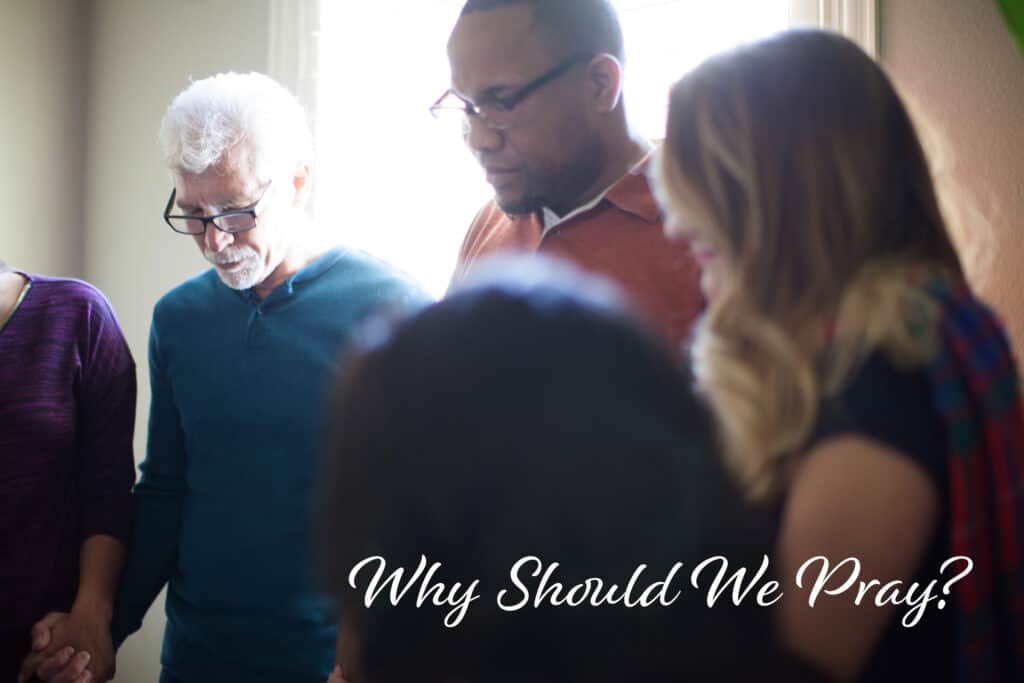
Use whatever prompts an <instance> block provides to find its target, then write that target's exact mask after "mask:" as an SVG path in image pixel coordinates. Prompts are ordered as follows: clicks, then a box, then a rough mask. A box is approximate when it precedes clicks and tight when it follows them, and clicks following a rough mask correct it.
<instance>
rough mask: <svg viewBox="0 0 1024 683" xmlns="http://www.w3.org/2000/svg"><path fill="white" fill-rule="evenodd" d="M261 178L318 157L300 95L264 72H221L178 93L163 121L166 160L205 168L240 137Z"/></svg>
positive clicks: (188, 169) (188, 168)
mask: <svg viewBox="0 0 1024 683" xmlns="http://www.w3.org/2000/svg"><path fill="white" fill-rule="evenodd" d="M243 141H244V142H246V144H247V145H248V152H249V162H250V164H251V166H252V168H251V169H250V170H251V171H252V172H253V173H254V174H255V175H256V176H257V177H258V179H259V180H261V181H268V180H270V179H271V178H272V177H273V176H275V175H280V174H282V173H285V172H290V171H291V170H293V168H294V166H295V165H297V164H300V163H312V161H313V136H312V133H311V132H310V128H309V123H308V122H307V120H306V114H305V112H304V111H303V109H302V106H301V105H300V104H299V102H298V100H296V99H295V97H294V96H293V95H292V94H291V93H290V92H288V90H287V89H285V88H284V87H283V86H282V85H281V84H280V83H278V82H277V81H275V80H274V79H272V78H270V77H269V76H265V75H263V74H260V73H255V72H253V73H248V74H239V73H234V72H229V73H221V74H217V75H216V76H211V77H209V78H204V79H202V80H199V81H195V82H193V83H192V84H191V85H190V86H189V87H188V88H186V89H185V90H183V91H182V92H180V93H179V94H178V96H177V97H175V98H174V100H173V101H172V102H171V105H170V106H169V107H168V108H167V113H166V114H164V118H163V120H162V121H161V122H160V147H161V149H162V151H163V156H164V162H165V163H166V164H167V167H168V168H170V169H171V170H172V171H174V172H176V173H202V172H203V171H205V170H206V169H208V168H210V167H211V166H214V165H216V164H218V163H219V162H220V161H221V160H223V158H224V156H225V154H226V153H227V152H228V151H229V150H231V149H232V148H233V147H235V145H237V144H238V143H240V142H243Z"/></svg>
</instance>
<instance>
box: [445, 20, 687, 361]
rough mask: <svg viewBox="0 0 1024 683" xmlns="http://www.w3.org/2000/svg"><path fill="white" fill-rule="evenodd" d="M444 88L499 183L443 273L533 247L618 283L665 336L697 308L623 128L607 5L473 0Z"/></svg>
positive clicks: (613, 24) (640, 156) (460, 276)
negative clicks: (448, 84) (453, 261)
mask: <svg viewBox="0 0 1024 683" xmlns="http://www.w3.org/2000/svg"><path fill="white" fill-rule="evenodd" d="M448 58H449V62H450V65H451V88H450V89H449V90H448V91H447V92H446V93H445V94H444V95H443V96H442V97H441V98H440V99H439V100H438V101H437V102H436V103H435V105H434V107H433V108H432V111H433V112H434V113H435V115H441V114H442V113H451V112H454V113H455V114H460V113H461V114H462V115H463V116H464V117H465V128H464V130H465V140H466V144H467V145H468V146H469V148H470V150H471V151H472V152H473V154H474V155H475V156H476V158H477V160H478V161H479V162H480V165H481V166H482V167H483V168H484V171H485V172H486V174H487V182H488V183H489V184H490V185H491V186H492V187H493V188H494V199H493V200H492V201H490V202H488V204H487V205H485V206H484V207H483V208H482V209H481V210H480V212H479V214H478V215H477V217H476V219H475V220H474V222H473V224H472V226H471V227H470V229H469V232H468V234H467V236H466V238H465V241H464V242H463V245H462V249H461V251H460V254H459V260H458V265H457V267H456V272H455V275H454V277H453V280H452V284H453V286H457V285H458V284H460V283H461V282H462V281H463V280H464V279H465V277H466V276H467V275H468V274H469V273H470V272H471V271H472V270H473V268H474V267H475V264H476V262H477V261H478V260H479V259H480V258H481V257H484V256H486V255H489V254H491V253H494V252H498V251H506V250H517V251H528V252H530V251H536V252H544V253H548V254H551V255H555V256H559V257H561V258H565V259H568V260H570V261H573V262H574V263H575V264H576V265H577V266H580V267H582V268H584V269H585V270H589V271H592V272H595V273H598V274H601V275H604V276H606V277H609V278H611V279H612V280H615V281H617V282H618V283H619V284H620V285H621V286H622V287H623V288H624V289H625V290H626V291H627V292H628V293H629V294H630V295H631V296H632V298H633V300H634V302H635V304H636V305H637V307H638V308H639V310H640V311H642V313H643V314H645V316H646V317H647V318H648V320H649V321H650V322H651V323H653V325H654V326H655V327H656V328H657V329H659V330H660V331H661V332H662V337H663V338H664V339H666V340H667V341H669V342H671V343H674V344H675V343H679V342H680V341H681V340H682V339H684V338H685V336H686V335H687V333H688V332H689V328H690V325H691V323H692V322H693V320H694V318H695V317H696V316H697V314H698V313H699V311H700V307H701V299H700V294H699V273H698V268H697V265H696V263H695V262H694V261H693V259H692V257H691V255H690V253H689V250H688V248H687V247H686V246H685V245H682V244H673V243H671V242H669V240H668V239H667V238H666V237H665V236H664V234H663V226H662V221H661V217H660V215H659V213H658V209H657V206H656V203H655V201H654V199H653V197H652V196H651V191H650V188H649V186H648V184H647V179H646V173H645V167H646V161H647V157H648V155H649V154H650V151H651V149H652V145H651V143H650V142H649V141H647V140H645V139H644V138H642V137H641V136H639V135H636V134H635V133H634V132H633V131H632V130H631V129H630V126H629V123H628V120H627V116H626V107H625V103H624V100H623V95H622V81H623V60H624V53H623V40H622V32H621V28H620V26H619V23H618V18H617V16H616V14H615V11H614V9H613V8H612V7H611V5H610V3H609V2H608V1H607V0H558V1H556V2H551V1H543V0H469V1H468V2H467V3H466V5H465V6H464V7H463V10H462V14H461V16H460V17H459V19H458V22H457V23H456V25H455V28H454V30H453V31H452V34H451V38H450V40H449V41H448Z"/></svg>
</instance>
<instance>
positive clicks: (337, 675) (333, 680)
mask: <svg viewBox="0 0 1024 683" xmlns="http://www.w3.org/2000/svg"><path fill="white" fill-rule="evenodd" d="M327 683H348V681H346V680H345V678H344V677H343V676H342V673H341V665H340V664H339V665H337V666H335V667H334V670H333V671H331V676H330V678H328V679H327Z"/></svg>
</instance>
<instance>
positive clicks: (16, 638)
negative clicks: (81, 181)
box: [0, 275, 135, 680]
mask: <svg viewBox="0 0 1024 683" xmlns="http://www.w3.org/2000/svg"><path fill="white" fill-rule="evenodd" d="M26 277H28V278H29V280H30V282H31V286H30V288H29V290H28V292H27V293H26V294H25V296H24V298H23V299H22V301H21V304H20V305H19V306H18V307H17V308H16V309H15V311H14V313H13V314H12V315H11V316H10V318H9V319H8V321H7V323H6V325H4V326H3V327H2V328H0V680H13V676H14V673H12V671H16V663H15V661H14V660H19V661H20V659H21V656H22V655H23V654H24V652H25V647H26V646H27V644H28V640H27V636H28V629H29V628H30V627H31V625H32V624H33V623H34V622H35V621H36V620H37V619H39V618H40V617H42V616H43V615H44V614H45V613H46V612H48V611H50V610H54V609H60V610H67V609H69V608H70V606H71V603H72V602H73V600H74V597H75V592H76V590H77V585H78V570H79V567H78V565H79V561H78V558H79V551H80V550H81V545H82V542H83V541H84V540H85V539H86V538H88V537H89V536H92V535H95V534H106V535H110V536H113V537H115V538H117V539H119V540H121V541H122V542H125V543H126V542H127V540H128V538H129V533H130V530H131V518H132V515H131V510H132V508H131V487H132V484H133V483H134V481H135V464H134V459H133V457H132V432H133V429H134V425H135V364H134V362H133V360H132V357H131V353H130V352H129V350H128V346H127V344H126V343H125V340H124V336H123V334H122V333H121V329H120V327H119V326H118V323H117V319H116V318H115V317H114V312H113V311H112V310H111V308H110V304H109V303H108V302H107V300H106V299H105V298H104V296H103V294H101V293H100V292H99V291H98V290H96V289H95V288H94V287H92V286H90V285H88V284H86V283H84V282H80V281H78V280H70V279H59V278H50V277H42V276H39V275H26ZM0 324H3V320H2V319H0ZM12 666H14V667H15V668H14V669H12V668H11V667H12Z"/></svg>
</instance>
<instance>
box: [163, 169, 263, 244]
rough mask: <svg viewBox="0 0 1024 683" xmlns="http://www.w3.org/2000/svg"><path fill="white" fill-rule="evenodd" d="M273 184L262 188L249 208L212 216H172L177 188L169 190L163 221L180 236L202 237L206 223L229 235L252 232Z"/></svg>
mask: <svg viewBox="0 0 1024 683" xmlns="http://www.w3.org/2000/svg"><path fill="white" fill-rule="evenodd" d="M273 183H274V181H273V180H271V181H270V182H269V183H267V186H266V187H265V188H263V192H262V193H261V194H260V198H259V199H257V200H256V202H255V203H254V204H252V205H251V206H246V207H243V208H241V209H232V210H230V211H223V212H221V213H217V214H214V215H212V216H180V215H172V214H171V207H173V206H174V200H175V198H176V197H177V195H178V188H174V189H173V190H171V198H170V199H168V200H167V206H166V207H165V208H164V221H165V222H166V223H167V225H169V226H171V230H173V231H174V232H177V233H180V234H182V235H202V234H203V233H205V232H206V224H207V223H209V224H211V225H213V227H215V228H217V229H218V230H220V231H221V232H226V233H228V234H231V235H234V234H235V233H239V232H245V231H246V230H252V229H253V228H255V227H256V219H257V218H258V217H259V213H260V207H261V205H262V204H263V200H264V199H266V198H267V197H268V196H269V194H270V186H271V185H272V184H273Z"/></svg>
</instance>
